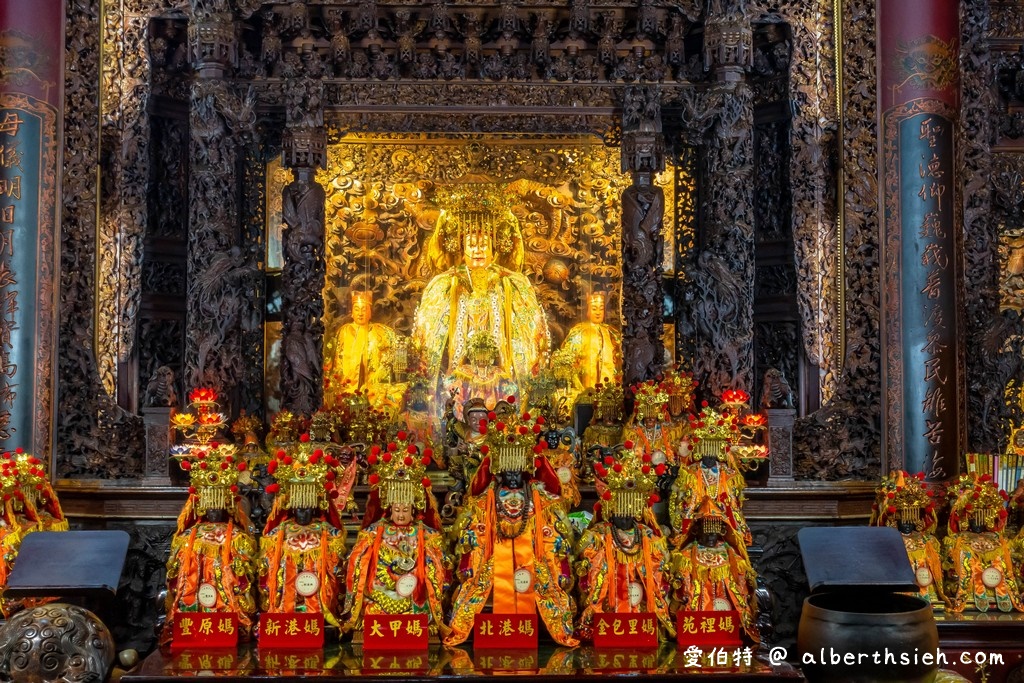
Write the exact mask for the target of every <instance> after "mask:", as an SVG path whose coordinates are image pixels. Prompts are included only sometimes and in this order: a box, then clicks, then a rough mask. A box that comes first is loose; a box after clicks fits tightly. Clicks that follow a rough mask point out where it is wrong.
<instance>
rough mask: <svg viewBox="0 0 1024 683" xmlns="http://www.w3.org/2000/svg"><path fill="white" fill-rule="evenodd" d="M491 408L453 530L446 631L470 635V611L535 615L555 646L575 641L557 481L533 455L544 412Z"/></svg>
mask: <svg viewBox="0 0 1024 683" xmlns="http://www.w3.org/2000/svg"><path fill="white" fill-rule="evenodd" d="M514 404H515V400H514V397H509V399H508V402H507V403H506V402H505V401H503V402H501V403H499V404H498V405H497V406H495V410H494V411H492V414H493V417H489V419H488V423H487V425H486V427H485V434H486V437H487V440H486V443H485V444H484V445H483V446H482V447H481V451H482V453H483V455H484V459H483V462H482V463H481V464H480V468H479V469H478V470H477V473H476V477H475V478H474V480H473V482H472V483H471V485H470V489H469V496H468V498H467V499H466V500H465V501H464V503H463V506H462V510H461V512H460V514H459V517H458V519H457V520H456V522H455V526H454V528H453V535H454V537H455V539H456V541H455V548H454V555H455V573H456V579H457V580H458V581H459V585H458V587H457V588H456V590H455V594H454V596H453V598H452V608H451V615H452V616H451V621H450V622H449V626H450V627H451V633H450V634H449V635H448V636H447V637H446V638H445V640H444V642H445V644H446V645H449V646H452V645H458V644H459V643H462V642H464V641H465V640H466V638H468V637H469V634H470V633H471V632H472V630H473V625H474V620H475V617H476V615H477V614H479V613H481V612H483V611H484V610H485V609H486V608H488V607H490V610H491V611H492V612H493V613H495V614H538V615H539V616H540V620H541V621H543V622H544V624H545V626H546V627H547V630H548V633H550V634H551V637H552V638H553V639H554V640H555V642H557V643H558V644H560V645H567V646H574V645H577V644H578V642H579V641H578V640H577V639H576V638H575V636H574V635H573V630H574V626H573V617H574V616H575V614H576V602H575V600H574V599H573V597H572V593H571V591H572V586H573V576H572V545H573V536H572V533H573V532H572V527H571V526H570V524H569V520H568V518H567V517H566V516H565V513H564V512H563V511H562V508H561V506H560V505H559V490H560V487H559V483H558V477H557V476H555V474H554V472H553V471H552V470H551V467H550V466H549V465H548V464H547V461H546V460H544V459H542V458H537V457H536V456H537V455H538V454H539V452H540V450H541V448H542V447H541V446H540V445H539V444H538V440H539V439H540V436H541V433H542V431H543V429H544V424H545V420H544V418H543V416H538V415H531V414H530V413H529V412H524V413H521V414H520V413H518V411H516V410H514Z"/></svg>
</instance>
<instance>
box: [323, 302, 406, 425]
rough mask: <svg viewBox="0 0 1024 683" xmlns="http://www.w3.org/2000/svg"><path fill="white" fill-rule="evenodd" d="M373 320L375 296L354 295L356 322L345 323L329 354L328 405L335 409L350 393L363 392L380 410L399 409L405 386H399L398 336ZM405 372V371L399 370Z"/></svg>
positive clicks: (326, 366) (326, 368) (326, 374)
mask: <svg viewBox="0 0 1024 683" xmlns="http://www.w3.org/2000/svg"><path fill="white" fill-rule="evenodd" d="M372 317H373V293H372V292H369V291H354V292H352V321H351V322H349V323H345V324H344V325H342V326H341V327H340V328H339V329H338V332H337V334H336V335H334V338H333V339H330V340H328V342H327V348H326V350H325V356H326V362H325V364H324V384H325V386H324V394H325V396H326V397H327V399H326V400H325V403H326V404H327V405H334V404H335V403H336V402H337V399H338V396H339V395H340V394H341V393H342V392H346V391H359V392H362V393H363V394H365V395H366V396H367V398H368V399H369V401H370V403H371V404H373V405H374V406H376V407H384V408H392V409H394V408H397V407H398V406H399V405H400V403H401V399H402V395H403V394H404V393H405V384H403V383H399V382H395V379H396V373H395V370H396V368H395V360H396V355H397V351H398V349H399V347H400V346H401V344H400V340H399V337H398V334H397V333H396V332H395V331H394V330H393V329H391V328H390V327H388V326H387V325H382V324H380V323H375V322H371V319H372ZM399 369H400V370H401V371H403V372H404V370H405V368H399Z"/></svg>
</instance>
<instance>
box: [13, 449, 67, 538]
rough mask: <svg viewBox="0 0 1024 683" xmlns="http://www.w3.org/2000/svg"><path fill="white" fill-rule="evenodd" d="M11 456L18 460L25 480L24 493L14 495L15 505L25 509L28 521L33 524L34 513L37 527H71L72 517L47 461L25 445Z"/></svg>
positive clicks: (44, 529) (48, 528) (37, 529)
mask: <svg viewBox="0 0 1024 683" xmlns="http://www.w3.org/2000/svg"><path fill="white" fill-rule="evenodd" d="M11 457H13V458H14V460H15V461H16V462H17V463H18V478H19V481H20V482H21V495H20V496H19V497H16V498H15V499H14V505H15V509H18V508H20V509H21V513H22V516H23V518H24V520H25V523H26V524H29V523H30V518H32V517H34V518H35V520H36V522H35V525H34V530H35V531H67V530H68V519H67V517H65V516H64V511H63V510H62V509H61V507H60V501H59V500H58V499H57V492H56V491H54V490H53V485H52V484H50V477H49V474H48V473H47V471H46V466H45V465H44V464H43V462H42V461H41V460H40V459H39V458H37V457H35V456H34V455H32V454H30V453H26V452H25V451H24V450H23V449H21V448H16V449H15V450H14V453H13V454H12V456H11Z"/></svg>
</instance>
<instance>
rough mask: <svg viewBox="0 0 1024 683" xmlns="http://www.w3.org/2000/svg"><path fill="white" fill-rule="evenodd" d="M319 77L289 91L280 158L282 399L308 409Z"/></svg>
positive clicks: (316, 372)
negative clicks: (284, 169)
mask: <svg viewBox="0 0 1024 683" xmlns="http://www.w3.org/2000/svg"><path fill="white" fill-rule="evenodd" d="M323 89H324V85H323V82H322V81H317V80H312V79H303V80H297V81H295V82H294V83H293V84H292V85H291V89H290V90H289V92H288V101H287V116H288V127H287V130H286V131H285V136H284V163H285V165H286V166H289V167H290V168H291V169H292V171H293V172H294V176H295V178H294V180H293V181H292V182H290V183H289V184H288V185H287V186H286V187H285V188H284V196H283V197H282V202H281V217H282V220H283V221H284V224H285V225H284V228H283V230H282V234H281V239H282V243H283V248H284V268H283V270H282V273H281V290H282V291H281V404H282V406H283V407H284V408H287V409H288V410H291V411H292V412H295V413H301V414H305V415H310V414H312V413H313V412H314V411H316V410H317V409H318V408H319V407H320V405H321V404H322V403H323V340H324V323H323V315H324V300H323V290H324V277H325V273H326V270H327V264H326V262H325V261H324V201H325V199H326V194H325V193H324V188H322V187H321V186H320V185H319V183H317V182H316V178H315V175H316V169H318V168H324V167H326V165H327V133H326V131H325V130H324V112H323Z"/></svg>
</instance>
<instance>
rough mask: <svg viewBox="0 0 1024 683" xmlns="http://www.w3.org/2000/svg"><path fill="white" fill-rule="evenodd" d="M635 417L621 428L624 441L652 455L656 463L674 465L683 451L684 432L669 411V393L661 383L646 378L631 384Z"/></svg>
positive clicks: (652, 460)
mask: <svg viewBox="0 0 1024 683" xmlns="http://www.w3.org/2000/svg"><path fill="white" fill-rule="evenodd" d="M631 390H632V392H633V396H634V403H633V416H632V417H631V418H630V420H629V422H628V423H626V426H625V428H624V429H623V430H622V437H623V439H624V440H628V441H632V442H633V444H634V446H633V447H634V448H636V449H638V451H639V452H640V453H641V454H643V453H646V454H647V455H649V456H651V462H653V463H654V464H655V465H660V464H662V463H664V464H665V465H666V466H667V467H669V468H674V467H675V466H676V465H677V464H678V463H679V459H680V456H681V454H682V450H681V449H682V447H683V441H682V437H683V434H682V432H681V431H680V430H679V429H678V428H677V427H676V426H675V425H673V424H672V419H671V417H670V416H669V414H668V398H669V396H668V392H667V391H666V390H665V387H664V386H662V383H661V382H658V381H656V380H647V381H646V382H641V383H640V384H637V385H635V386H634V387H632V389H631Z"/></svg>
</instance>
